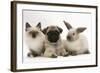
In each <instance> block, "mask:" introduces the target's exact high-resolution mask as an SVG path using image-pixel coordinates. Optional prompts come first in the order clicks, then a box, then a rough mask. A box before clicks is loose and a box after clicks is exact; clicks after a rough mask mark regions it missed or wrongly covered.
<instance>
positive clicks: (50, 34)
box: [43, 26, 63, 43]
mask: <svg viewBox="0 0 100 73" xmlns="http://www.w3.org/2000/svg"><path fill="white" fill-rule="evenodd" d="M62 31H63V30H62V29H61V28H60V27H58V26H48V27H47V28H45V29H44V30H43V33H44V34H45V35H46V37H47V39H48V41H50V42H51V43H56V42H57V41H58V40H59V37H60V33H62Z"/></svg>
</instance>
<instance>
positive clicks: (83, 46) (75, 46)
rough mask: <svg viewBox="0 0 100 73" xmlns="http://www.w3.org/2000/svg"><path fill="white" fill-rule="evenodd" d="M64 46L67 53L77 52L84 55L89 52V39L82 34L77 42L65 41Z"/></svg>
mask: <svg viewBox="0 0 100 73" xmlns="http://www.w3.org/2000/svg"><path fill="white" fill-rule="evenodd" d="M64 46H65V49H66V50H67V51H72V52H76V53H77V54H83V53H85V52H87V51H88V42H87V38H86V37H85V36H84V35H82V34H80V35H79V38H78V39H77V40H76V41H71V42H70V41H68V40H67V39H66V40H64Z"/></svg>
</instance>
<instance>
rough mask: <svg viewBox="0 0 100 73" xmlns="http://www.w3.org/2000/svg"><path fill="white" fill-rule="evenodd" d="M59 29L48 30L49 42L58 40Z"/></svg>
mask: <svg viewBox="0 0 100 73" xmlns="http://www.w3.org/2000/svg"><path fill="white" fill-rule="evenodd" d="M59 35H60V33H59V31H49V32H48V33H47V36H48V41H50V42H51V43H55V42H57V41H58V40H59Z"/></svg>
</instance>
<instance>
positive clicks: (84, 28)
mask: <svg viewBox="0 0 100 73" xmlns="http://www.w3.org/2000/svg"><path fill="white" fill-rule="evenodd" d="M84 30H86V27H79V28H77V30H76V31H77V32H78V33H81V32H83V31H84Z"/></svg>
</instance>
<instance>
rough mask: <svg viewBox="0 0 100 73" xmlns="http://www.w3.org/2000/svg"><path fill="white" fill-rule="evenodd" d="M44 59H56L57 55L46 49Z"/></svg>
mask: <svg viewBox="0 0 100 73" xmlns="http://www.w3.org/2000/svg"><path fill="white" fill-rule="evenodd" d="M44 57H49V58H57V54H56V53H55V50H54V49H50V48H46V50H45V52H44Z"/></svg>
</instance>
